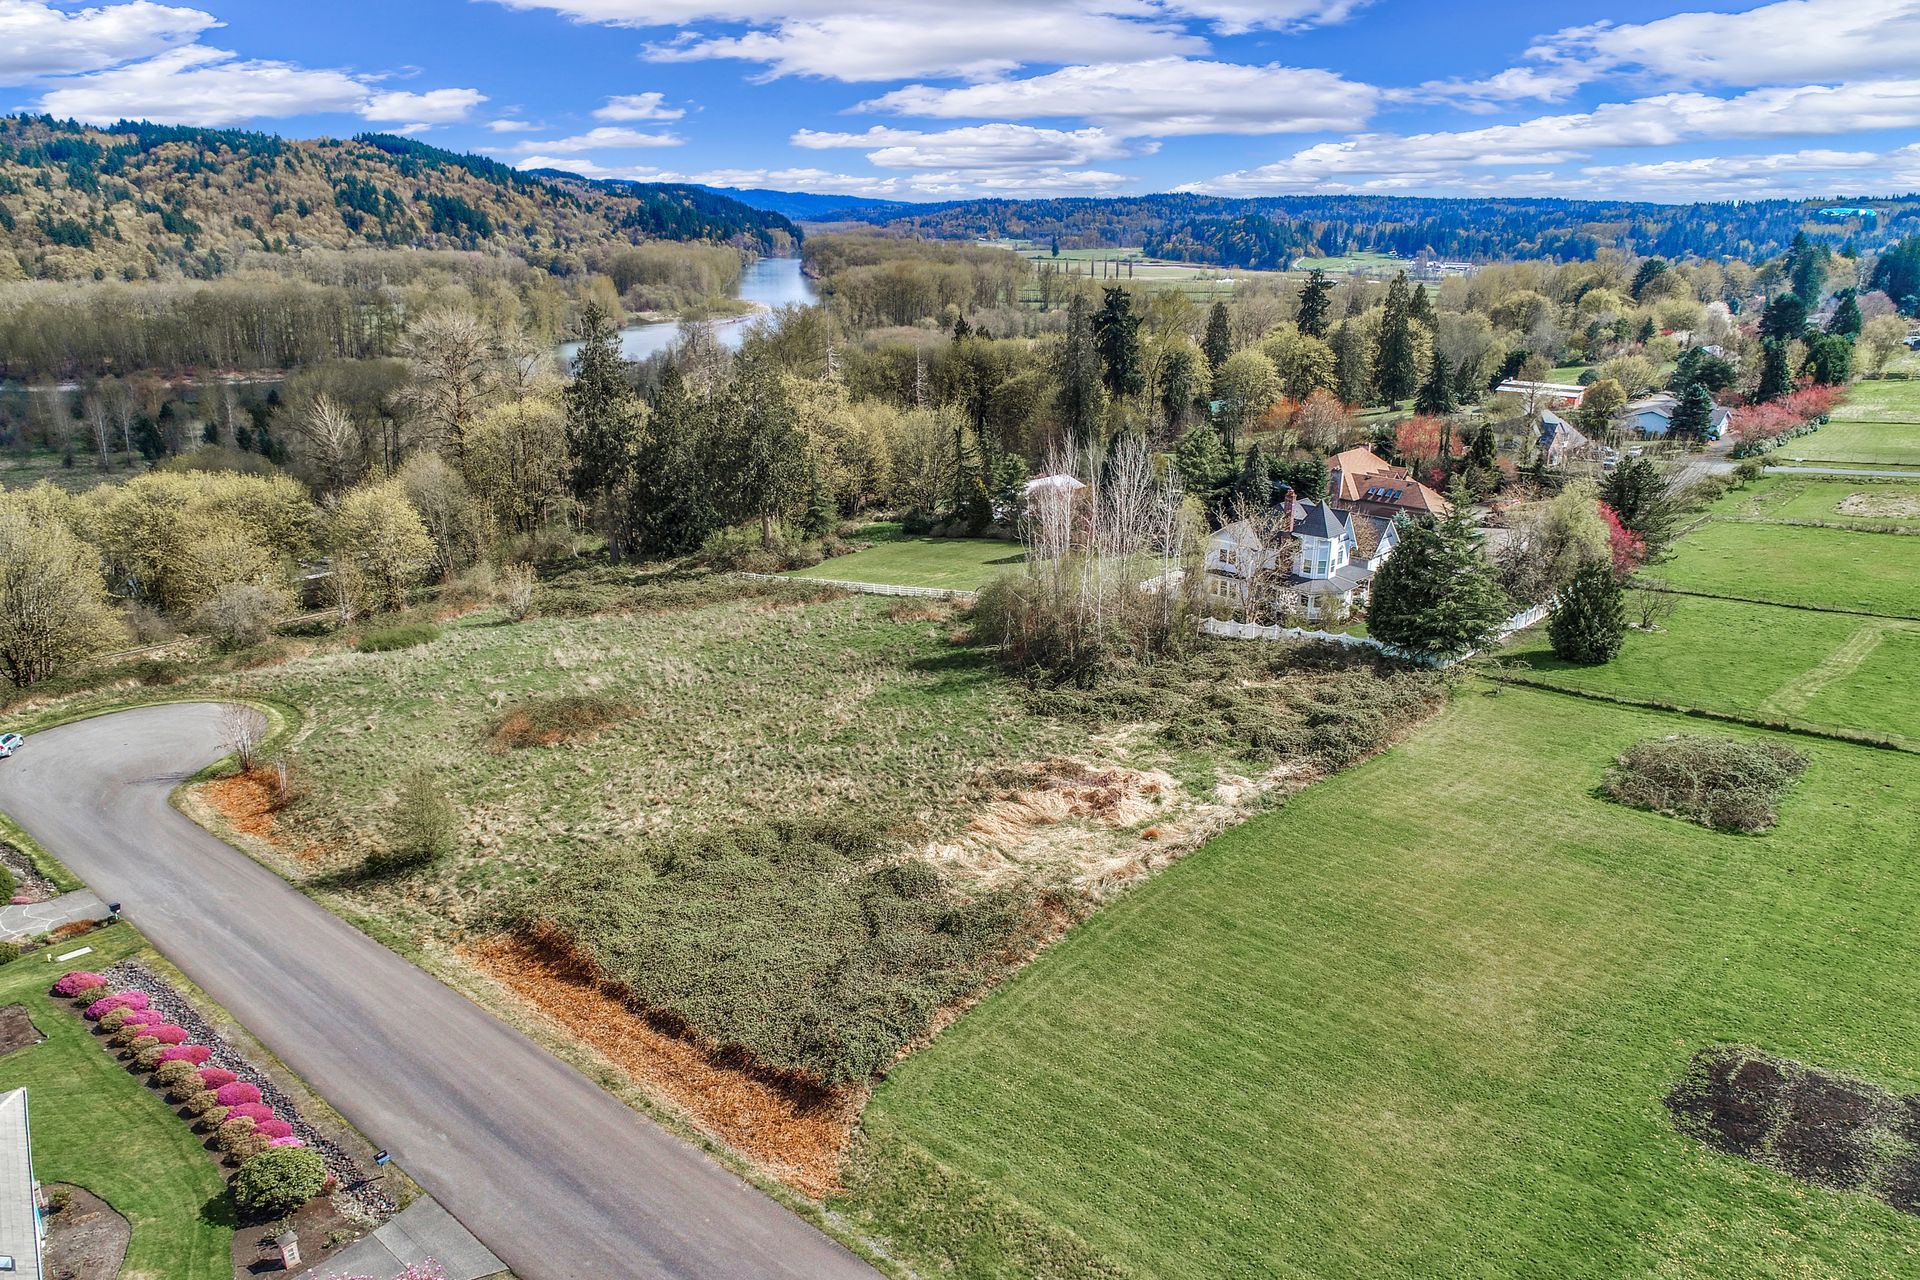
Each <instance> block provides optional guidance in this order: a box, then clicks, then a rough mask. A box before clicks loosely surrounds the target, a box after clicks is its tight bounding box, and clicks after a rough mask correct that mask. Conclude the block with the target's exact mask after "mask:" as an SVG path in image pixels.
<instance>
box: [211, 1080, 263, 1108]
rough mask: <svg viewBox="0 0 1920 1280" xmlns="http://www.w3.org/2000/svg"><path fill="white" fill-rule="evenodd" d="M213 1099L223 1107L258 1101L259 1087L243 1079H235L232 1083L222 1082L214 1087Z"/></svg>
mask: <svg viewBox="0 0 1920 1280" xmlns="http://www.w3.org/2000/svg"><path fill="white" fill-rule="evenodd" d="M213 1100H214V1101H215V1102H217V1103H219V1104H220V1105H221V1106H223V1107H237V1106H239V1105H240V1104H241V1103H243V1102H258V1101H260V1088H259V1086H258V1085H251V1084H248V1083H247V1082H246V1081H244V1080H236V1081H234V1082H233V1083H232V1084H223V1085H221V1086H220V1087H219V1088H218V1089H215V1090H214V1091H213Z"/></svg>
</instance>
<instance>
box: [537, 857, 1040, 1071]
mask: <svg viewBox="0 0 1920 1280" xmlns="http://www.w3.org/2000/svg"><path fill="white" fill-rule="evenodd" d="M1033 924H1034V921H1033V920H1032V919H1031V918H1030V917H1029V914H1028V912H1027V911H1026V910H1025V909H1024V907H1023V903H1022V900H1021V899H1020V898H1019V897H1017V896H1015V895H1013V894H1011V893H990V894H985V895H981V896H978V897H973V898H963V897H962V896H961V895H960V894H958V893H956V892H955V891H953V890H952V889H951V888H949V887H948V886H947V884H946V883H945V882H944V881H943V880H942V879H941V878H940V876H939V874H938V873H937V872H935V871H934V869H933V868H932V867H931V866H929V865H928V864H926V863H924V862H920V861H917V860H902V859H901V856H900V851H899V849H898V848H897V846H896V845H895V844H894V843H893V842H892V841H891V840H889V839H888V838H886V837H885V836H884V835H883V834H882V833H881V832H880V831H879V830H878V829H876V828H874V827H872V826H870V825H867V824H866V823H864V822H859V821H851V820H836V819H806V820H797V821H790V822H774V823H766V824H757V825H752V826H745V827H741V828H738V829H733V830H724V831H715V832H710V833H705V834H686V835H678V836H672V837H668V838H665V839H663V840H661V841H660V842H658V843H655V844H650V845H646V846H642V847H636V848H631V849H627V850H624V851H619V852H614V853H608V854H603V855H601V856H598V857H593V858H589V859H586V860H584V861H583V862H581V863H578V864H576V865H574V866H572V867H570V868H569V869H568V870H566V871H564V872H562V873H561V874H560V875H559V876H557V877H555V878H554V879H553V880H552V881H551V882H550V883H549V884H548V886H547V887H546V888H545V890H544V891H543V892H542V893H541V894H540V895H539V896H538V897H537V899H536V900H535V901H533V902H532V903H530V904H529V906H528V907H527V908H526V910H525V911H524V914H523V918H522V920H521V926H522V928H523V930H524V931H525V933H526V935H527V936H529V937H530V938H532V939H533V940H535V941H536V942H539V943H542V944H545V945H548V946H550V947H554V948H556V949H558V950H560V951H562V952H565V953H569V957H570V958H578V959H583V960H586V961H589V962H590V963H591V964H592V965H594V966H595V967H596V968H597V969H598V970H599V972H600V973H601V974H602V976H604V977H605V978H606V979H608V980H609V981H611V982H612V983H613V984H615V985H616V986H618V987H619V988H620V989H621V990H623V991H624V993H625V994H626V996H627V997H628V998H629V999H630V1000H631V1002H632V1003H633V1004H634V1005H635V1006H637V1007H638V1008H639V1009H640V1010H641V1011H642V1012H645V1013H650V1014H656V1015H661V1016H664V1017H666V1018H668V1019H669V1020H671V1021H673V1022H674V1023H677V1024H678V1025H680V1026H681V1027H683V1028H684V1029H685V1030H687V1031H688V1032H690V1033H691V1034H692V1035H693V1036H694V1038H696V1039H697V1040H699V1041H701V1042H702V1043H705V1044H707V1045H709V1046H712V1047H714V1048H716V1049H719V1050H722V1051H726V1052H742V1053H744V1054H746V1055H748V1056H749V1057H750V1058H751V1060H752V1061H753V1062H754V1063H756V1064H757V1065H759V1066H761V1067H763V1068H771V1069H774V1070H777V1071H780V1072H785V1073H791V1074H793V1075H795V1076H798V1077H801V1078H803V1079H807V1080H811V1081H815V1082H819V1083H827V1084H837V1083H842V1082H845V1081H850V1080H861V1079H865V1078H867V1077H868V1076H870V1075H872V1074H873V1073H874V1072H876V1071H878V1070H880V1069H882V1068H883V1067H885V1066H886V1065H887V1064H888V1063H889V1062H891V1061H892V1060H893V1057H894V1055H895V1054H897V1053H898V1052H899V1050H900V1049H901V1047H902V1046H903V1045H905V1044H906V1043H907V1042H908V1041H910V1040H912V1039H913V1038H914V1037H915V1036H917V1035H919V1034H921V1033H922V1032H923V1031H924V1030H925V1029H926V1027H927V1025H928V1023H929V1021H930V1020H931V1019H932V1017H933V1015H934V1013H935V1011H936V1010H938V1009H939V1008H940V1007H941V1006H942V1005H944V1004H946V1003H947V1002H948V1001H951V1000H954V999H956V998H958V997H959V996H961V995H964V994H966V993H968V992H971V991H974V990H976V989H977V988H978V987H979V986H980V984H981V983H982V982H983V981H985V980H986V978H987V977H988V976H989V975H990V974H992V973H993V972H995V971H996V966H997V965H999V964H1001V963H1002V962H1003V958H1004V957H1007V956H1009V955H1011V954H1015V953H1017V952H1018V951H1019V950H1020V949H1021V946H1022V944H1023V943H1024V942H1025V940H1026V939H1027V938H1028V937H1029V936H1030V931H1031V928H1032V926H1033Z"/></svg>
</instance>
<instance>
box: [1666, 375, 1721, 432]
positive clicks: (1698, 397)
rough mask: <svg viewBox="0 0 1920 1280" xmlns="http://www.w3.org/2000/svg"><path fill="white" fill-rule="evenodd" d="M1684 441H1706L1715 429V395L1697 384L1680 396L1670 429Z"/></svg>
mask: <svg viewBox="0 0 1920 1280" xmlns="http://www.w3.org/2000/svg"><path fill="white" fill-rule="evenodd" d="M1668 429H1669V430H1670V431H1672V433H1673V434H1674V435H1676V436H1679V437H1680V438H1681V439H1684V440H1705V439H1706V438H1707V433H1708V432H1709V431H1711V430H1712V429H1713V393H1712V392H1710V391H1708V390H1707V389H1706V387H1704V386H1702V385H1701V384H1700V383H1698V382H1696V383H1694V384H1693V385H1692V386H1690V387H1688V388H1687V389H1686V391H1685V392H1684V393H1682V395H1681V396H1680V403H1679V404H1678V405H1676V406H1674V410H1673V421H1672V423H1671V425H1670V426H1669V428H1668Z"/></svg>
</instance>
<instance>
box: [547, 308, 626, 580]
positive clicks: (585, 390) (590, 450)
mask: <svg viewBox="0 0 1920 1280" xmlns="http://www.w3.org/2000/svg"><path fill="white" fill-rule="evenodd" d="M580 339H581V342H580V350H579V353H578V354H577V355H575V356H574V358H573V380H572V381H571V382H569V383H568V384H567V386H566V389H565V391H563V392H562V393H561V394H562V400H563V402H564V403H565V405H566V410H567V448H568V451H569V452H570V454H571V455H572V457H573V476H572V481H573V496H574V498H575V499H576V500H578V501H579V502H580V504H581V505H582V506H584V507H586V508H587V509H588V510H589V511H591V512H593V513H594V514H595V515H596V516H597V517H598V522H599V524H600V528H601V532H602V533H604V534H605V535H606V539H607V556H608V558H609V559H610V560H612V561H613V563H615V564H618V563H620V559H621V557H622V556H623V555H625V554H626V551H627V545H628V542H629V539H630V536H631V533H630V525H629V522H628V516H629V514H630V508H629V501H630V494H629V490H630V489H631V487H632V484H633V474H634V458H635V453H636V451H637V449H638V445H639V439H640V432H641V425H642V422H643V410H642V407H641V404H640V398H639V397H638V396H637V395H635V394H634V390H633V388H632V386H630V385H629V384H628V382H627V362H626V360H625V359H624V358H623V357H622V356H621V354H620V332H619V329H618V328H617V327H616V326H615V325H614V322H613V319H612V317H610V316H609V315H607V313H606V312H605V311H603V310H601V309H600V307H599V306H598V305H596V304H594V303H588V304H587V308H586V311H585V313H584V314H583V315H582V316H581V320H580Z"/></svg>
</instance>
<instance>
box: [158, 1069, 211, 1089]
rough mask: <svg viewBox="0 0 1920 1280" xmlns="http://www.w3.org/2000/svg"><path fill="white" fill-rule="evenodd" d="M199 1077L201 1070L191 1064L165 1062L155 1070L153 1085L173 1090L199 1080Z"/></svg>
mask: <svg viewBox="0 0 1920 1280" xmlns="http://www.w3.org/2000/svg"><path fill="white" fill-rule="evenodd" d="M199 1075H200V1068H198V1067H196V1066H194V1065H193V1064H192V1063H191V1062H180V1061H174V1062H163V1063H161V1064H160V1065H159V1066H158V1067H157V1068H155V1069H154V1073H153V1083H154V1084H156V1085H158V1086H159V1087H160V1088H162V1089H171V1088H173V1087H174V1086H175V1085H177V1084H180V1083H182V1082H184V1081H187V1080H197V1079H198V1078H199ZM195 1092H198V1090H195Z"/></svg>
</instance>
